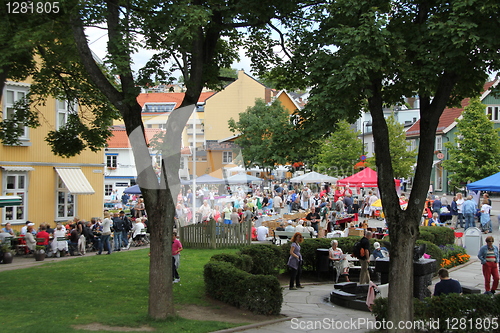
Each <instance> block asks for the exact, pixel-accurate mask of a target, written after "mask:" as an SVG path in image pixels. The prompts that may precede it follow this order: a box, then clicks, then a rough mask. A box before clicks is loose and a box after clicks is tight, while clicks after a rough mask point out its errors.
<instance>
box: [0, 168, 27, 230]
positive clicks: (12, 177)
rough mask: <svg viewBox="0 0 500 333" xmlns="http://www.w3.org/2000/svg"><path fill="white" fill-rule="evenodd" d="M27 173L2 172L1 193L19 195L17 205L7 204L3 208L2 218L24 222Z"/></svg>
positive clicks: (13, 221)
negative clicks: (18, 203) (2, 184)
mask: <svg viewBox="0 0 500 333" xmlns="http://www.w3.org/2000/svg"><path fill="white" fill-rule="evenodd" d="M27 180H28V178H27V175H26V174H25V173H19V174H13V173H4V178H3V183H4V184H5V185H4V189H3V195H6V196H18V197H21V199H22V202H21V205H19V206H7V207H4V208H3V209H2V210H3V220H4V221H6V222H11V223H13V224H16V223H23V222H26V215H27V211H26V210H27V205H26V192H27V191H28V184H27Z"/></svg>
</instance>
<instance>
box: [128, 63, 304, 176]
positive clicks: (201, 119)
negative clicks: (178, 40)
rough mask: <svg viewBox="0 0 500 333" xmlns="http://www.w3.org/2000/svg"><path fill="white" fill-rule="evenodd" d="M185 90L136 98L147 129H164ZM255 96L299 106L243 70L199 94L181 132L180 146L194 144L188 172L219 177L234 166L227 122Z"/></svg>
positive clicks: (252, 102)
mask: <svg viewBox="0 0 500 333" xmlns="http://www.w3.org/2000/svg"><path fill="white" fill-rule="evenodd" d="M183 98H184V93H144V94H140V95H139V96H138V98H137V101H138V102H139V104H140V105H141V107H142V119H143V121H144V125H145V127H146V128H163V129H164V128H166V126H165V125H166V122H167V120H168V117H169V115H170V112H171V111H172V110H174V109H176V108H178V107H179V105H180V104H181V102H182V100H183ZM257 99H263V100H264V101H266V102H267V103H271V102H272V101H274V100H275V99H278V100H279V101H281V103H282V105H283V107H284V108H285V109H287V110H288V111H289V112H290V114H291V113H293V112H294V111H295V110H296V109H298V108H299V105H298V104H297V103H296V102H295V100H294V99H293V98H292V97H291V96H290V95H289V94H288V93H286V92H285V91H281V92H278V91H276V90H274V89H270V88H267V87H266V86H264V85H263V84H262V83H260V82H258V81H257V80H255V79H254V78H252V77H251V76H249V75H248V74H245V72H244V71H239V72H238V78H237V79H236V80H235V81H234V82H231V83H230V84H228V85H227V86H226V87H225V88H224V89H223V90H221V91H218V92H215V93H214V92H204V93H202V94H201V96H200V98H199V100H198V105H197V109H196V111H197V112H194V113H193V114H194V116H193V117H192V118H194V119H190V120H189V121H188V123H187V125H186V128H185V130H184V133H183V147H193V146H196V147H197V148H198V149H197V150H196V152H195V153H196V171H195V172H194V165H193V163H192V161H193V159H192V157H191V158H190V160H189V165H188V167H189V174H191V175H193V173H196V175H197V176H201V175H204V174H207V173H208V174H212V176H215V177H218V178H221V177H223V176H224V174H223V172H222V170H223V169H224V168H227V167H230V166H233V167H234V166H235V165H234V159H235V158H236V157H237V155H238V149H237V147H235V145H234V143H233V142H232V140H227V139H228V138H231V137H232V136H233V135H234V133H232V132H231V131H230V130H229V125H228V121H229V119H231V118H233V119H235V120H238V119H239V114H240V113H243V112H245V111H246V110H247V108H249V107H252V106H254V105H255V101H256V100H257Z"/></svg>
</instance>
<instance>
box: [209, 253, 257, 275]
mask: <svg viewBox="0 0 500 333" xmlns="http://www.w3.org/2000/svg"><path fill="white" fill-rule="evenodd" d="M210 260H213V261H225V262H229V263H231V264H233V265H234V266H235V267H236V268H238V269H241V270H242V271H245V272H250V271H251V270H252V262H253V261H252V257H250V256H249V255H247V254H233V253H219V254H215V255H213V256H212V258H210Z"/></svg>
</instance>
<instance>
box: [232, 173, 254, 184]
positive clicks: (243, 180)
mask: <svg viewBox="0 0 500 333" xmlns="http://www.w3.org/2000/svg"><path fill="white" fill-rule="evenodd" d="M225 181H226V183H228V184H248V183H251V182H261V181H263V179H261V178H259V177H255V176H252V175H247V174H246V173H240V174H237V175H234V176H231V177H227V178H226V180H225Z"/></svg>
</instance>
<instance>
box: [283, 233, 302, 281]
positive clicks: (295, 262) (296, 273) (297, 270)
mask: <svg viewBox="0 0 500 333" xmlns="http://www.w3.org/2000/svg"><path fill="white" fill-rule="evenodd" d="M303 240H304V239H303V238H302V235H301V234H300V232H296V233H295V234H294V235H293V237H292V239H291V241H292V245H291V246H290V257H289V258H288V263H287V265H288V267H289V268H290V286H289V287H290V290H297V288H304V287H302V286H301V284H300V275H301V274H302V254H300V243H302V241H303ZM294 284H295V286H296V287H294Z"/></svg>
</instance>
